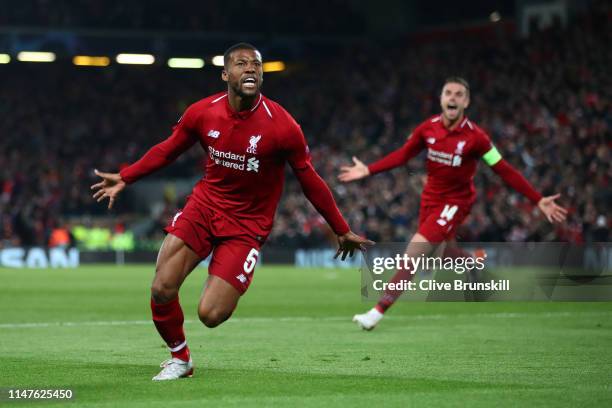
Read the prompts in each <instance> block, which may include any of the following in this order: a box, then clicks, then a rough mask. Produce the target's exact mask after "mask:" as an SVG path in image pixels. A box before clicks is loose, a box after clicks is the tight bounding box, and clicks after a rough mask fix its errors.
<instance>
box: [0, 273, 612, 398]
mask: <svg viewBox="0 0 612 408" xmlns="http://www.w3.org/2000/svg"><path fill="white" fill-rule="evenodd" d="M152 273H153V267H152V266H151V265H147V266H125V267H116V266H83V267H81V268H78V269H75V270H9V269H0V285H1V286H0V287H1V295H0V361H1V363H0V388H4V389H5V390H6V388H8V387H11V388H49V387H57V388H70V389H72V390H74V393H75V398H74V400H73V401H72V402H71V403H70V406H87V407H112V406H118V407H127V406H134V407H146V408H153V407H164V408H166V407H192V406H193V407H201V406H206V405H205V404H208V406H223V407H226V406H238V407H246V406H283V407H287V406H312V407H322V406H351V407H358V406H367V407H371V406H485V407H491V406H612V381H611V380H612V303H415V302H410V303H408V302H404V303H402V302H400V303H399V304H398V305H397V306H396V307H394V308H393V309H392V310H391V311H390V312H389V314H388V318H386V319H385V320H384V321H383V322H382V324H381V325H380V326H379V327H378V328H377V329H376V330H374V331H372V332H362V331H360V330H358V329H357V327H356V326H355V325H354V324H353V323H352V322H351V317H352V315H353V314H355V313H357V312H362V311H365V310H366V309H367V308H368V307H370V306H371V304H366V303H362V302H361V300H360V290H359V289H360V275H359V272H358V271H355V270H318V269H296V268H293V267H260V268H258V270H257V271H256V275H255V279H254V283H253V285H252V286H251V288H250V290H249V292H248V293H247V294H246V295H245V296H244V298H243V299H242V300H241V303H240V305H239V307H238V309H237V311H236V312H235V313H234V316H233V317H232V318H231V319H230V321H228V322H226V323H224V324H223V325H222V326H220V327H218V328H216V329H207V328H206V327H204V326H203V325H202V324H200V323H199V322H198V321H197V315H196V306H197V299H198V297H199V295H200V292H201V290H202V283H203V281H204V278H205V274H206V270H205V269H204V268H199V269H197V270H196V271H195V272H194V273H193V274H192V275H191V276H190V277H189V278H188V280H187V282H186V284H185V286H184V287H183V289H182V292H181V303H182V305H183V309H184V311H185V318H186V319H187V323H186V325H185V329H186V333H187V340H188V342H189V344H190V347H191V349H192V354H193V358H194V362H195V365H196V371H195V376H194V377H193V378H191V379H183V380H180V381H174V382H165V383H153V382H152V381H151V377H152V376H153V375H155V374H156V373H157V372H158V371H159V368H158V364H159V363H160V362H161V361H162V360H163V359H165V358H166V357H167V351H166V350H165V347H164V345H163V343H162V341H161V339H160V338H159V337H158V335H157V333H156V332H155V329H154V327H153V324H152V323H151V322H150V311H149V306H148V302H149V284H150V281H151V277H152ZM29 323H33V324H29ZM67 404H68V403H67V402H63V403H55V402H46V403H41V402H33V403H28V402H26V403H24V402H21V403H15V402H7V401H4V402H0V406H15V407H26V406H39V407H40V406H45V407H52V406H66V405H67Z"/></svg>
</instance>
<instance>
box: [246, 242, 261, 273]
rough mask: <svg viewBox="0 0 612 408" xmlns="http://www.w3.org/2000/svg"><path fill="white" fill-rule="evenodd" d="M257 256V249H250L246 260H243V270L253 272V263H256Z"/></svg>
mask: <svg viewBox="0 0 612 408" xmlns="http://www.w3.org/2000/svg"><path fill="white" fill-rule="evenodd" d="M258 257H259V251H258V250H256V249H255V248H253V249H251V252H249V254H248V255H247V257H246V260H245V261H244V271H245V272H246V273H251V272H253V269H255V265H257V258H258Z"/></svg>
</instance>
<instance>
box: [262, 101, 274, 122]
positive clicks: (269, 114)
mask: <svg viewBox="0 0 612 408" xmlns="http://www.w3.org/2000/svg"><path fill="white" fill-rule="evenodd" d="M262 104H263V106H264V108H266V112H268V116H270V118H272V113H271V112H270V109H268V105H266V101H263V102H262Z"/></svg>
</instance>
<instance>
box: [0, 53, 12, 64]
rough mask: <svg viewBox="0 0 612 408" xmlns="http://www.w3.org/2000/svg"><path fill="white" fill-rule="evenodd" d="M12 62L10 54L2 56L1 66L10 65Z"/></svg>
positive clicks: (0, 55)
mask: <svg viewBox="0 0 612 408" xmlns="http://www.w3.org/2000/svg"><path fill="white" fill-rule="evenodd" d="M9 62H11V56H10V55H8V54H0V64H8V63H9Z"/></svg>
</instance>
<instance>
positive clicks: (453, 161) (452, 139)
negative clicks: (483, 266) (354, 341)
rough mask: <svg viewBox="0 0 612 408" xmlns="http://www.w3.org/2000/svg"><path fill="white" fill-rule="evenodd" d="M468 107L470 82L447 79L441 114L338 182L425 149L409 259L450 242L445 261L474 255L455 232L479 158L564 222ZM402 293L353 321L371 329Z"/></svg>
mask: <svg viewBox="0 0 612 408" xmlns="http://www.w3.org/2000/svg"><path fill="white" fill-rule="evenodd" d="M469 104H470V87H469V85H468V83H467V81H466V80H465V79H463V78H460V77H452V78H448V79H447V80H446V81H445V83H444V86H443V88H442V94H441V95H440V106H441V107H442V113H441V114H439V115H436V116H433V117H431V118H429V119H427V120H426V121H424V122H423V123H421V124H420V125H419V126H417V127H416V129H414V131H413V132H412V134H411V135H410V136H409V137H408V139H407V141H406V143H405V144H404V145H403V146H402V147H401V148H399V149H398V150H396V151H394V152H392V153H390V154H389V155H387V156H385V157H383V158H382V159H380V160H378V161H376V162H375V163H372V164H370V165H367V166H366V165H365V164H364V163H363V162H361V161H360V160H359V159H357V158H356V157H353V162H354V164H353V165H352V166H343V167H341V169H340V175H339V176H338V178H339V180H340V181H342V182H349V181H354V180H359V179H362V178H365V177H368V176H370V175H373V174H377V173H381V172H383V171H388V170H391V169H393V168H395V167H398V166H402V165H404V164H406V163H407V162H408V161H409V160H410V159H411V158H413V157H415V156H416V155H417V154H418V153H419V152H421V151H422V150H425V149H426V150H427V164H426V171H427V183H426V184H425V187H424V189H423V193H422V195H421V208H420V210H419V227H418V231H417V232H416V234H414V236H413V237H412V239H411V240H410V243H409V244H408V247H407V248H406V255H407V256H408V257H410V258H417V257H419V256H422V255H425V256H426V255H428V254H431V253H432V252H433V251H434V250H435V249H436V247H437V246H438V245H440V244H442V243H445V244H446V245H445V249H444V254H443V256H444V257H452V258H456V257H460V256H471V255H470V254H467V253H465V252H464V251H462V250H461V249H459V248H458V247H457V245H456V241H455V231H456V230H457V227H458V226H459V225H461V223H462V222H463V220H464V219H465V218H466V217H467V216H468V215H469V213H470V208H471V206H472V204H473V202H474V200H475V198H476V191H475V189H474V183H473V178H474V174H475V172H476V167H477V164H478V161H479V160H483V161H484V162H485V163H486V164H487V165H489V166H490V167H491V169H493V171H494V172H495V173H497V174H498V175H499V176H500V177H501V178H502V179H503V180H504V182H505V183H506V184H508V185H509V186H511V187H512V188H514V189H515V190H516V191H518V192H520V193H521V194H523V195H524V196H525V197H527V198H528V199H529V200H530V201H531V202H532V203H534V204H536V205H537V206H538V208H539V209H540V211H542V213H543V214H544V215H545V216H546V218H547V219H548V221H550V222H562V221H563V220H565V217H566V215H567V211H566V210H565V209H564V208H562V207H560V206H559V205H557V204H556V203H555V200H556V199H557V198H559V194H555V195H552V196H549V197H542V195H541V194H540V193H538V192H537V191H536V190H535V189H534V188H533V187H532V186H531V184H530V183H529V182H528V181H527V180H526V179H525V178H524V177H523V176H522V175H521V174H520V173H519V172H518V171H517V170H515V169H514V168H513V167H512V166H511V165H510V164H509V163H508V162H507V161H505V160H504V159H503V158H502V156H501V154H500V153H499V151H498V150H497V149H496V148H495V146H493V144H492V143H491V139H490V138H489V136H488V135H487V134H486V133H485V132H484V131H483V130H482V129H480V128H479V127H478V126H477V125H476V124H475V123H474V122H472V121H470V120H469V119H468V118H467V117H466V116H465V113H464V112H465V109H467V107H468V106H469ZM412 269H413V268H412V267H410V268H406V269H400V270H398V271H397V272H396V274H395V275H394V276H393V278H392V279H391V281H390V282H400V281H402V280H410V279H411V278H412V277H413V276H414V273H415V272H416V271H414V270H412ZM401 294H402V291H398V290H387V291H386V292H385V294H384V295H383V296H382V298H381V299H380V301H379V302H378V304H377V305H376V306H375V307H374V308H372V309H371V310H370V311H368V312H367V313H364V314H358V315H355V316H354V317H353V321H355V322H356V323H357V324H358V325H359V326H360V327H361V328H363V329H365V330H371V329H373V328H374V327H375V326H376V324H378V322H379V321H380V320H381V319H382V318H383V314H384V313H385V312H386V311H387V309H388V308H389V307H390V306H391V305H392V304H393V303H394V302H395V301H396V300H397V298H398V297H399V296H400V295H401Z"/></svg>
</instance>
